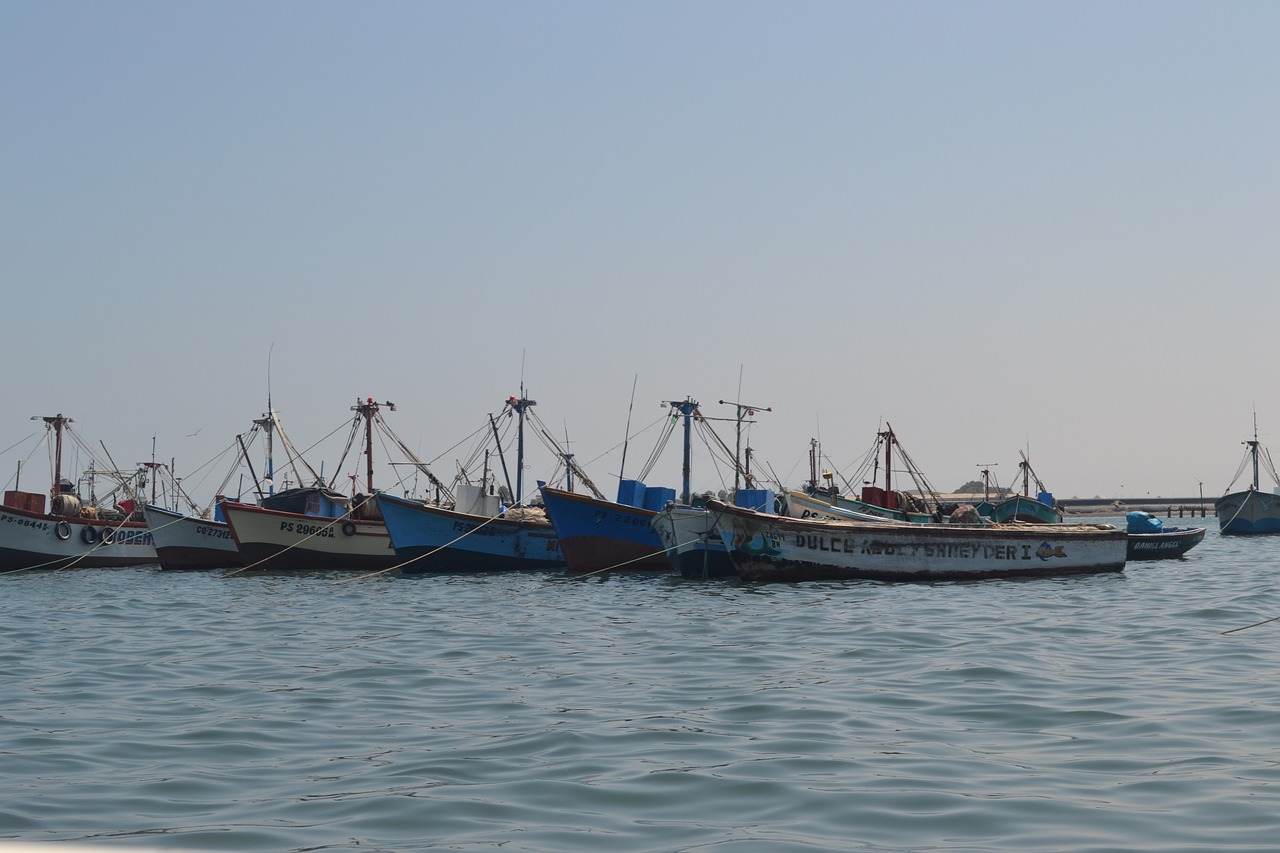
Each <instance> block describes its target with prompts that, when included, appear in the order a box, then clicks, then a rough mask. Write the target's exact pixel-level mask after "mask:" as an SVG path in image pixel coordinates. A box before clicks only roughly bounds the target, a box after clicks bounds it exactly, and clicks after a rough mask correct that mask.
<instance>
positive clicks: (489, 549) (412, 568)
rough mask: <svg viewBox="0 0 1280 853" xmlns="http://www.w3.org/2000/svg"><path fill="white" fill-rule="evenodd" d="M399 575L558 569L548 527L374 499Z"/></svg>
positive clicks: (556, 546)
mask: <svg viewBox="0 0 1280 853" xmlns="http://www.w3.org/2000/svg"><path fill="white" fill-rule="evenodd" d="M377 500H378V508H379V510H380V511H381V512H382V518H383V520H384V521H385V522H386V525H387V532H388V534H390V536H391V543H392V545H393V547H394V548H395V554H396V558H397V560H398V561H399V563H400V572H401V573H402V574H426V573H431V572H449V573H453V572H493V571H530V570H533V571H543V570H547V569H563V568H564V567H565V562H564V554H563V553H562V552H561V550H560V545H559V542H558V540H557V539H556V531H555V528H554V527H552V526H551V522H549V521H545V520H544V521H533V520H527V519H516V518H514V517H513V518H488V517H486V516H483V515H470V514H468V513H463V512H456V511H454V510H449V509H443V508H441V507H435V506H429V505H427V504H423V503H419V502H417V501H409V500H404V499H403V498H397V497H393V496H391V495H386V494H379V495H378V496H377Z"/></svg>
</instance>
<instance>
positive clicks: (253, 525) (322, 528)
mask: <svg viewBox="0 0 1280 853" xmlns="http://www.w3.org/2000/svg"><path fill="white" fill-rule="evenodd" d="M222 512H223V514H224V515H225V516H226V517H227V524H228V526H229V527H230V528H231V535H232V537H233V538H234V539H235V543H236V550H237V551H238V552H239V554H240V559H241V560H242V561H243V563H244V565H245V566H246V567H249V568H255V569H263V570H265V571H275V572H284V571H311V570H315V569H348V570H351V571H360V572H376V571H381V570H383V569H389V568H392V567H393V566H395V565H396V563H397V560H396V554H395V551H394V550H392V548H391V538H390V537H389V536H388V535H387V528H386V526H385V525H384V524H383V523H382V522H380V521H364V520H360V519H353V518H349V517H339V518H327V517H324V516H315V515H304V514H302V513H295V512H283V511H281V510H275V509H266V508H265V507H260V506H255V505H253V504H242V503H234V502H231V501H228V502H226V503H224V504H222Z"/></svg>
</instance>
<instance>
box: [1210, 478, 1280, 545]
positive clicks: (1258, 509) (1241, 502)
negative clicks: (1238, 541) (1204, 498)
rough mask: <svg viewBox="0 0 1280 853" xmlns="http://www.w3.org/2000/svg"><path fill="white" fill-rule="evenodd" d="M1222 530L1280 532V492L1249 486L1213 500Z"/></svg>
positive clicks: (1225, 531)
mask: <svg viewBox="0 0 1280 853" xmlns="http://www.w3.org/2000/svg"><path fill="white" fill-rule="evenodd" d="M1213 507H1214V510H1215V511H1216V512H1217V513H1218V529H1219V531H1220V532H1221V533H1224V534H1227V535H1252V534H1259V533H1280V495H1272V494H1268V493H1266V492H1260V491H1255V490H1253V489H1249V490H1248V491H1244V492H1232V493H1231V494H1229V495H1224V496H1222V497H1220V498H1218V499H1217V500H1216V501H1214V502H1213Z"/></svg>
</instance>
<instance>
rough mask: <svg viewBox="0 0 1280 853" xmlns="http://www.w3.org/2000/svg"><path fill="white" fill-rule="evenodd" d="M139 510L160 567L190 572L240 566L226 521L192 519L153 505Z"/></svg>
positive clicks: (233, 539)
mask: <svg viewBox="0 0 1280 853" xmlns="http://www.w3.org/2000/svg"><path fill="white" fill-rule="evenodd" d="M142 513H143V515H144V516H145V517H146V519H147V528H148V529H149V530H150V531H151V538H152V541H153V542H154V544H155V548H156V558H157V559H158V560H159V562H160V568H162V569H165V570H168V571H193V570H202V569H233V568H236V567H237V566H242V565H244V563H243V561H242V560H241V558H240V552H239V551H237V550H236V540H235V538H234V537H233V536H232V535H231V528H230V527H229V526H228V525H227V523H226V522H224V521H211V520H209V519H206V518H192V517H191V516H187V515H183V514H182V513H178V512H173V511H172V510H167V509H162V508H161V507H156V506H146V507H144V508H143V510H142Z"/></svg>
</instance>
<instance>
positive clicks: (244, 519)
mask: <svg viewBox="0 0 1280 853" xmlns="http://www.w3.org/2000/svg"><path fill="white" fill-rule="evenodd" d="M384 408H386V409H389V410H391V411H395V408H396V407H395V404H394V403H391V402H385V403H378V402H375V401H374V399H373V398H372V397H369V398H366V399H364V400H357V401H356V404H355V405H354V406H352V407H351V410H352V411H353V412H355V417H354V419H353V421H352V429H351V435H350V437H349V438H348V440H347V449H348V450H350V449H351V447H352V446H353V445H354V443H355V439H356V437H357V436H358V434H359V432H360V430H361V429H363V431H364V453H363V455H364V456H365V461H366V472H367V473H366V483H365V487H366V488H367V489H368V492H367V493H357V494H355V495H351V496H348V495H344V494H342V493H340V492H337V491H335V490H334V488H333V485H334V484H333V482H324V481H320V482H317V483H315V484H313V485H311V486H305V487H299V488H294V489H287V490H285V491H283V492H279V493H277V494H274V495H270V496H267V497H264V498H262V499H261V501H260V502H259V503H258V504H256V505H255V504H250V503H241V502H236V501H225V502H224V503H222V504H221V509H222V512H223V514H224V515H225V516H226V519H227V524H228V525H229V526H230V528H231V535H232V537H233V538H234V539H235V543H236V550H237V551H239V553H240V558H241V560H242V561H243V563H244V568H246V569H247V568H261V569H265V570H269V571H305V570H311V569H349V570H351V571H360V572H373V571H382V570H386V569H391V568H393V567H394V566H395V565H396V563H397V559H396V555H395V550H394V549H393V548H392V547H391V538H390V536H389V535H388V533H387V527H386V524H385V523H383V520H382V518H381V516H380V514H379V512H378V504H377V503H376V502H375V501H374V500H373V499H372V495H373V494H374V493H375V489H374V483H373V434H374V433H373V431H374V428H375V426H376V427H377V428H378V429H379V430H381V432H382V433H383V434H385V435H386V436H388V437H389V438H390V439H391V440H392V441H393V442H394V443H395V444H396V445H397V446H398V447H399V448H400V450H401V452H403V453H405V454H406V455H407V456H408V457H409V459H410V460H411V462H410V464H414V465H415V466H416V467H417V468H418V469H419V470H420V471H422V472H424V473H425V474H426V475H427V476H428V478H429V479H430V480H431V482H432V483H433V484H435V485H436V487H437V489H443V488H444V487H443V484H441V483H440V482H439V480H437V479H436V478H435V476H434V475H433V474H431V472H430V471H429V469H427V467H426V465H425V464H423V463H422V462H421V461H420V460H418V459H417V457H416V456H414V455H413V454H412V452H411V451H409V449H408V448H407V447H406V446H405V444H404V442H403V441H401V440H400V438H399V437H398V436H396V434H395V433H394V432H393V431H392V430H391V428H390V427H389V426H388V425H387V423H386V421H385V419H384V418H383V417H382V415H381V410H382V409H384ZM345 458H346V454H345V453H344V454H343V460H344V461H345ZM342 465H343V462H342V461H340V462H339V464H338V469H339V470H341V468H342ZM445 491H447V490H445Z"/></svg>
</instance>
